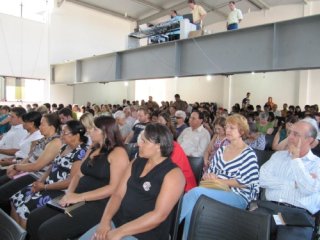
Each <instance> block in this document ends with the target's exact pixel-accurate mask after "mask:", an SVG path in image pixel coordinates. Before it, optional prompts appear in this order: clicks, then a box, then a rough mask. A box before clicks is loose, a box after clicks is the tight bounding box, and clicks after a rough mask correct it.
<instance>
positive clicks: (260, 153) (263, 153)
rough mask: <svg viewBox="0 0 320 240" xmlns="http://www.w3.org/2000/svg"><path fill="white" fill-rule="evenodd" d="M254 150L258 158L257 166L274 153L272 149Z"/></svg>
mask: <svg viewBox="0 0 320 240" xmlns="http://www.w3.org/2000/svg"><path fill="white" fill-rule="evenodd" d="M254 152H255V153H256V155H257V158H258V165H259V168H260V167H261V166H262V165H263V164H264V163H265V162H266V161H268V160H269V159H270V158H271V155H272V154H274V151H272V150H258V149H254Z"/></svg>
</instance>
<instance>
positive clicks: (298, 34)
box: [277, 15, 320, 69]
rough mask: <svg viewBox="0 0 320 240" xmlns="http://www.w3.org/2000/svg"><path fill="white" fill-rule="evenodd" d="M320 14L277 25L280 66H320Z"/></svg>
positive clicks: (281, 67)
mask: <svg viewBox="0 0 320 240" xmlns="http://www.w3.org/2000/svg"><path fill="white" fill-rule="evenodd" d="M319 24H320V16H319V15H318V16H314V17H310V18H303V19H298V20H292V21H290V22H282V23H280V24H278V25H277V35H278V37H277V41H278V43H277V44H278V58H279V59H278V67H279V68H280V69H286V68H299V69H301V68H319V64H320V62H319V60H320V59H319V56H320V31H319V30H320V25H319Z"/></svg>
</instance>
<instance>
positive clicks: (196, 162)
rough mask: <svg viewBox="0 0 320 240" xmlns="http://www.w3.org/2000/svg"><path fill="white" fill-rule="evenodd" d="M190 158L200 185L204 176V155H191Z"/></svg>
mask: <svg viewBox="0 0 320 240" xmlns="http://www.w3.org/2000/svg"><path fill="white" fill-rule="evenodd" d="M188 160H189V163H190V166H191V169H192V171H193V174H194V177H195V178H196V181H197V185H199V182H200V180H201V177H202V171H203V164H204V162H203V157H190V156H188Z"/></svg>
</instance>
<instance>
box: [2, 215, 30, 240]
mask: <svg viewBox="0 0 320 240" xmlns="http://www.w3.org/2000/svg"><path fill="white" fill-rule="evenodd" d="M26 235H27V232H26V231H25V230H24V229H23V228H21V227H20V226H19V225H18V224H17V223H16V222H15V221H14V220H13V219H12V218H11V217H10V216H8V215H7V214H6V213H5V212H4V211H2V209H0V239H1V240H24V239H25V238H26Z"/></svg>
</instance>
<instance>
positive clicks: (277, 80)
mask: <svg viewBox="0 0 320 240" xmlns="http://www.w3.org/2000/svg"><path fill="white" fill-rule="evenodd" d="M231 78H232V90H231V100H230V102H231V104H234V103H237V102H238V103H240V105H241V102H242V99H243V98H244V97H245V96H246V93H247V92H251V96H250V99H251V101H250V103H251V104H253V105H254V106H255V105H257V104H260V105H264V104H265V103H266V102H267V100H268V97H272V98H273V101H274V102H275V103H277V104H278V105H279V106H282V104H283V103H289V104H294V105H297V104H298V98H297V96H298V94H299V92H298V88H299V71H289V72H273V73H256V74H238V75H235V76H232V77H231Z"/></svg>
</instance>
